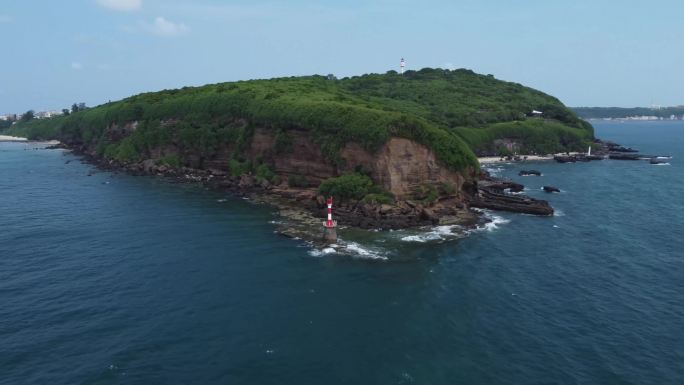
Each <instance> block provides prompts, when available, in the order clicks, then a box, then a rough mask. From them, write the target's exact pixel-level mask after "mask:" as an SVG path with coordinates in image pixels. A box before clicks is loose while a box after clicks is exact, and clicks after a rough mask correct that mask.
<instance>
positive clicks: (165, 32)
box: [143, 16, 190, 37]
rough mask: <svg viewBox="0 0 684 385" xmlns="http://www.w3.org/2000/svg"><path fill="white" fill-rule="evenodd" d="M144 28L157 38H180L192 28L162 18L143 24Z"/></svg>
mask: <svg viewBox="0 0 684 385" xmlns="http://www.w3.org/2000/svg"><path fill="white" fill-rule="evenodd" d="M143 27H144V28H145V29H146V30H147V31H149V32H151V33H153V34H155V35H157V36H164V37H170V36H180V35H183V34H185V33H187V32H188V31H190V28H189V27H188V26H187V25H185V24H183V23H174V22H172V21H169V20H166V19H165V18H163V17H161V16H158V17H157V18H155V19H154V22H152V23H143Z"/></svg>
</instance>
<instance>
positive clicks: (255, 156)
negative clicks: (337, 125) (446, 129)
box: [150, 128, 470, 199]
mask: <svg viewBox="0 0 684 385" xmlns="http://www.w3.org/2000/svg"><path fill="white" fill-rule="evenodd" d="M287 135H288V136H289V137H290V138H291V139H292V145H291V148H290V149H289V150H288V151H286V152H283V153H277V152H276V150H275V148H276V145H275V142H276V138H275V135H274V133H273V131H272V130H268V129H264V128H256V129H255V130H254V136H253V137H252V140H251V144H250V146H249V148H248V149H247V151H245V152H244V155H245V157H246V158H247V159H249V160H251V161H252V162H256V161H257V160H261V161H264V162H267V163H268V164H270V165H271V167H272V169H273V171H274V172H275V173H276V174H277V175H280V176H281V177H283V179H284V180H286V179H287V178H288V177H290V176H302V177H305V178H307V180H308V181H309V182H310V184H311V185H313V186H316V185H318V184H319V183H320V182H321V181H323V180H325V179H327V178H330V177H335V176H339V175H342V174H345V173H351V172H355V171H363V172H367V173H368V174H370V176H371V178H372V179H373V181H374V182H375V183H376V184H378V185H379V186H381V187H383V188H384V189H385V190H387V191H389V192H391V193H392V194H393V195H394V196H395V197H396V198H397V199H408V198H410V196H411V195H412V193H413V192H415V191H416V190H417V189H420V188H421V187H423V186H426V185H436V184H440V183H443V184H449V185H450V186H452V188H453V189H454V190H455V191H460V190H461V187H462V185H463V183H464V182H465V181H466V180H467V179H468V178H469V177H470V176H469V175H464V174H461V173H459V172H454V171H451V170H449V169H447V168H445V167H443V166H441V165H440V164H439V162H438V160H437V157H436V155H435V153H434V152H433V151H432V150H430V149H429V148H427V147H426V146H424V145H422V144H419V143H416V142H414V141H412V140H409V139H404V138H397V137H393V138H391V139H389V140H388V141H387V142H386V143H385V144H384V145H383V146H382V147H381V148H380V149H379V150H378V151H377V152H375V153H371V152H369V151H367V150H366V149H364V148H363V147H362V146H360V145H359V144H358V143H355V142H349V143H347V144H346V145H345V146H344V147H343V149H342V151H341V152H340V157H341V159H342V160H343V162H341V164H340V165H334V164H332V163H331V162H329V161H328V160H326V159H325V157H324V156H323V154H322V152H321V149H320V146H318V145H316V144H315V143H314V141H313V138H311V136H310V135H309V134H308V133H307V132H305V131H300V130H289V131H287ZM175 149H176V147H168V148H166V149H164V150H161V151H154V152H153V153H152V154H150V155H151V156H152V157H161V156H162V155H169V154H173V153H174V151H175ZM233 150H234V149H232V148H229V147H226V148H224V149H221V150H220V151H219V152H218V155H217V156H215V157H213V158H211V159H203V160H202V161H200V159H199V158H198V157H197V156H193V155H192V154H184V157H185V158H186V159H191V160H192V163H193V166H194V167H196V168H203V169H214V170H226V168H227V165H228V162H229V160H230V158H231V154H232V153H233Z"/></svg>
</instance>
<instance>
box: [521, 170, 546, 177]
mask: <svg viewBox="0 0 684 385" xmlns="http://www.w3.org/2000/svg"><path fill="white" fill-rule="evenodd" d="M518 175H520V176H541V171H537V170H520V172H519V173H518Z"/></svg>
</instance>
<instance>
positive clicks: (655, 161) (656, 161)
mask: <svg viewBox="0 0 684 385" xmlns="http://www.w3.org/2000/svg"><path fill="white" fill-rule="evenodd" d="M648 163H650V164H665V163H668V162H667V159H662V158H659V157H655V156H654V157H653V158H651V160H649V161H648Z"/></svg>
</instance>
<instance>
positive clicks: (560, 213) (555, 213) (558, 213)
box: [553, 209, 565, 217]
mask: <svg viewBox="0 0 684 385" xmlns="http://www.w3.org/2000/svg"><path fill="white" fill-rule="evenodd" d="M553 216H554V217H564V216H565V212H564V211H563V210H559V209H555V210H554V211H553Z"/></svg>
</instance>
